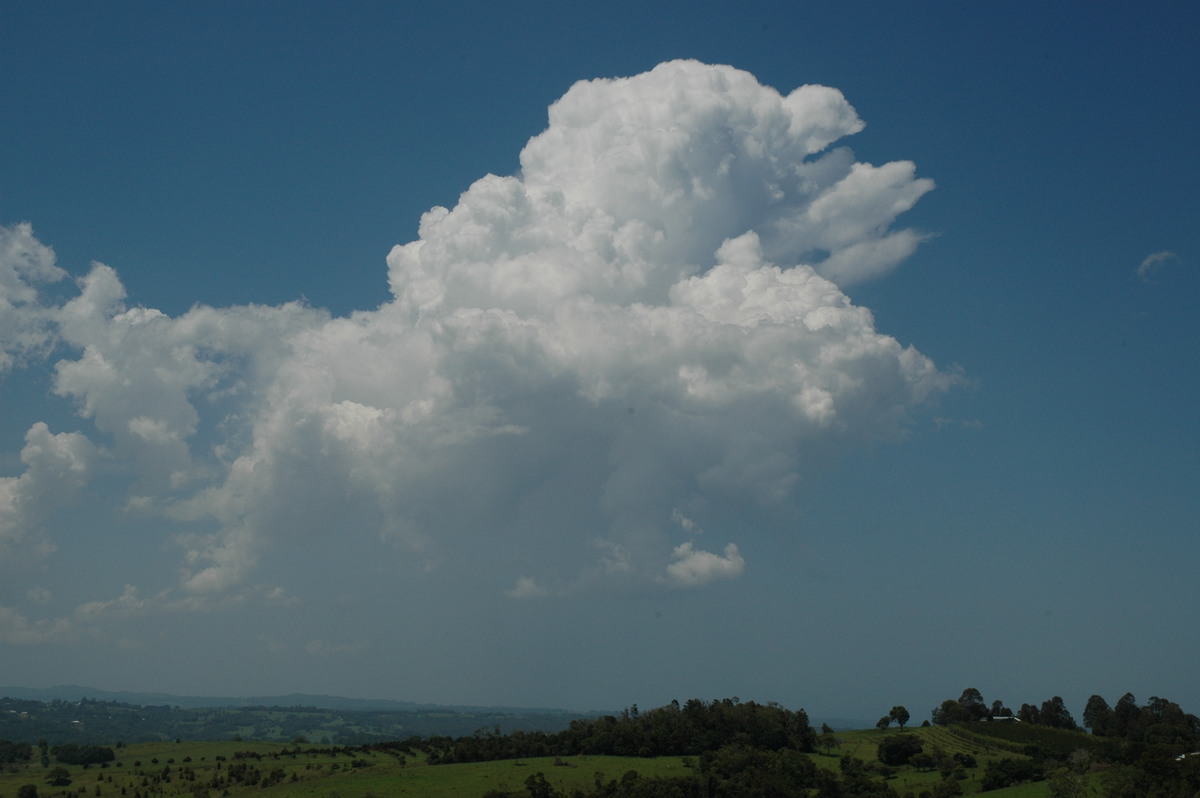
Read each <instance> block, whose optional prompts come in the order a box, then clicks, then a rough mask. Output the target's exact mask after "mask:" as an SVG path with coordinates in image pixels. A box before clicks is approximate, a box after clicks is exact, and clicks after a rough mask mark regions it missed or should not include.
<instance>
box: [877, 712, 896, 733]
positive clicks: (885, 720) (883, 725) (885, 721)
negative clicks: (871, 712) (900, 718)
mask: <svg viewBox="0 0 1200 798" xmlns="http://www.w3.org/2000/svg"><path fill="white" fill-rule="evenodd" d="M891 725H892V718H891V716H889V715H884V716H883V717H882V718H880V719H879V720H877V721H875V728H876V729H879V730H880V731H887V728H888V726H891Z"/></svg>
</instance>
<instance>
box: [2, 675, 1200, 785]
mask: <svg viewBox="0 0 1200 798" xmlns="http://www.w3.org/2000/svg"><path fill="white" fill-rule="evenodd" d="M97 703H99V702H97ZM911 720H912V717H911V714H910V712H909V711H908V709H907V708H905V707H903V706H893V707H891V708H890V709H888V710H887V712H886V714H884V715H883V716H882V717H880V719H879V722H878V723H877V724H876V725H875V728H872V729H862V730H857V731H849V732H835V731H834V730H833V729H831V728H829V727H828V726H822V728H820V729H814V728H813V727H812V725H811V724H810V722H809V718H808V716H807V714H806V713H805V712H804V710H802V709H801V710H790V709H787V708H785V707H782V706H780V705H778V704H775V703H768V704H758V703H755V702H753V701H746V702H743V701H740V700H738V699H736V698H728V699H720V700H715V701H710V702H705V701H701V700H699V699H691V700H688V701H686V702H684V703H682V704H681V703H679V702H677V701H672V702H671V703H670V704H668V705H666V706H663V707H658V708H656V709H651V710H647V711H640V710H639V709H638V707H637V706H631V707H629V708H628V709H626V710H624V711H623V712H620V713H617V714H613V715H604V716H600V717H591V718H576V719H574V720H572V721H571V722H570V723H569V725H568V726H567V727H566V728H563V729H561V730H559V731H528V730H509V731H502V730H501V729H500V728H499V727H495V726H492V727H480V728H478V729H477V730H475V731H474V732H473V733H471V734H466V735H457V736H454V735H416V734H414V735H409V736H407V737H403V738H400V739H395V740H390V741H378V742H372V743H368V744H365V745H359V746H335V745H329V744H318V743H315V742H313V741H310V740H308V739H305V738H303V737H297V738H296V739H295V740H293V741H291V742H290V743H267V742H258V743H256V742H252V741H226V742H211V743H191V744H189V743H185V742H183V741H181V740H176V741H167V742H160V743H144V744H141V745H134V746H130V745H126V744H125V743H123V742H121V741H117V742H115V743H113V744H112V745H111V746H105V745H76V744H65V745H63V744H59V745H51V744H49V743H48V741H45V740H40V741H37V742H30V741H0V765H3V771H4V772H3V775H0V798H10V796H14V795H15V796H17V798H33V796H34V795H40V796H42V798H45V796H62V797H63V798H66V796H70V795H79V794H89V795H96V796H103V795H123V796H131V797H132V798H158V796H175V795H179V796H185V795H188V796H197V797H198V798H204V796H208V798H216V796H234V797H235V798H236V796H239V795H249V794H251V793H253V794H255V795H263V794H264V793H263V790H264V789H269V790H270V791H271V792H270V794H271V795H274V796H278V797H279V798H292V796H297V798H298V796H301V795H308V796H313V795H315V796H324V797H325V798H330V797H331V796H347V797H348V796H360V798H378V797H379V796H384V795H394V794H399V793H405V794H408V795H414V796H430V797H431V798H434V797H436V796H456V797H457V796H480V798H526V796H528V797H529V798H658V797H660V796H661V797H663V798H791V797H792V796H795V797H796V798H801V797H803V798H814V797H815V798H851V797H852V796H885V797H886V796H898V797H906V798H944V797H945V796H956V795H969V794H975V793H981V792H989V793H993V794H995V795H996V796H997V798H1029V797H1030V796H1053V797H1054V798H1080V797H1081V796H1102V797H1103V798H1195V796H1196V795H1197V794H1200V754H1195V752H1197V751H1200V719H1198V718H1197V717H1196V716H1195V715H1192V714H1189V713H1186V712H1184V711H1183V710H1182V709H1181V708H1180V707H1179V706H1178V705H1177V704H1175V703H1174V702H1171V701H1169V700H1167V699H1163V698H1159V697H1152V698H1150V699H1149V700H1148V701H1146V702H1145V703H1140V704H1139V703H1138V702H1137V700H1136V699H1135V698H1134V697H1133V696H1132V695H1129V694H1126V695H1125V696H1122V697H1121V698H1120V699H1118V700H1117V702H1116V703H1115V704H1114V705H1112V706H1110V705H1109V704H1108V702H1107V701H1105V700H1104V699H1103V698H1102V697H1100V696H1093V697H1092V698H1091V699H1090V700H1089V701H1088V702H1087V705H1086V706H1085V707H1084V708H1083V713H1082V721H1083V723H1082V726H1083V727H1084V728H1080V724H1077V723H1076V721H1075V719H1074V717H1073V716H1072V714H1071V713H1070V711H1069V710H1068V709H1067V707H1066V706H1065V704H1064V702H1063V701H1062V699H1061V698H1058V697H1053V698H1050V699H1048V700H1046V701H1044V702H1041V703H1040V704H1039V703H1030V704H1023V705H1021V706H1020V708H1019V709H1018V710H1017V711H1016V712H1013V711H1011V710H1009V709H1008V708H1006V707H1005V706H1004V704H1003V703H1002V702H999V701H996V702H993V703H992V704H991V705H989V704H987V703H986V702H985V701H984V700H983V697H982V695H980V694H979V691H978V690H975V689H974V688H968V689H967V690H964V691H963V692H962V694H961V695H960V697H959V698H958V699H947V700H945V701H943V702H942V703H941V704H939V705H938V706H937V707H934V708H933V711H932V713H931V715H930V718H929V719H928V720H924V721H922V722H921V723H920V724H914V723H911V722H910V721H911ZM1085 728H1086V729H1088V731H1085Z"/></svg>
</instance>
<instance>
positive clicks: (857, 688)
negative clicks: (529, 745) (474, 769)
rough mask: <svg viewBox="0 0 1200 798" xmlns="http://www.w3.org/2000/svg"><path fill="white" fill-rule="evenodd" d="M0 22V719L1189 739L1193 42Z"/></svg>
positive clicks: (210, 8)
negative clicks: (56, 707) (155, 700)
mask: <svg viewBox="0 0 1200 798" xmlns="http://www.w3.org/2000/svg"><path fill="white" fill-rule="evenodd" d="M4 16H5V24H4V25H3V27H2V28H0V75H3V78H4V79H3V80H2V81H0V107H2V108H3V109H4V117H3V119H4V121H3V124H2V125H0V233H2V236H3V237H2V239H0V243H2V244H3V246H0V298H2V299H3V302H0V672H3V673H4V674H5V679H6V680H7V681H9V682H11V683H20V684H23V685H28V686H34V687H38V686H48V685H51V684H56V683H64V682H65V683H70V682H75V683H84V684H91V685H95V686H97V687H101V688H106V689H121V690H155V691H166V692H175V693H187V694H220V695H248V694H264V693H286V692H292V691H305V692H319V693H332V694H342V695H352V696H362V697H384V698H398V699H411V700H418V701H437V702H444V703H476V704H523V705H540V706H564V707H572V708H587V707H605V708H617V707H621V706H625V705H628V704H630V703H638V704H640V705H642V706H654V705H659V704H663V703H666V702H668V701H669V700H670V699H672V698H679V699H685V698H688V697H693V696H696V697H702V698H716V697H723V696H729V695H737V696H740V697H742V698H746V699H749V698H752V699H756V700H761V701H767V700H777V701H780V702H783V703H785V704H787V705H789V706H804V707H807V708H808V709H809V711H810V712H812V713H814V714H818V715H825V716H850V717H861V718H867V719H870V718H874V717H877V716H878V715H879V714H883V713H884V712H885V711H886V710H887V709H889V708H890V707H891V706H892V705H894V704H896V703H903V704H905V705H906V706H908V707H909V709H910V710H911V711H912V712H913V715H914V717H916V718H921V717H924V716H925V713H926V712H927V711H928V709H929V708H931V707H932V706H934V705H935V704H936V703H937V702H939V701H940V700H941V699H943V698H946V697H956V696H957V695H958V694H959V693H960V692H961V690H962V689H963V688H965V687H968V686H974V687H977V688H978V689H979V690H980V691H981V692H982V694H983V695H984V697H985V699H986V700H988V701H989V702H990V701H992V700H995V699H1000V700H1002V701H1004V702H1005V703H1007V704H1009V705H1011V706H1019V705H1020V704H1021V703H1023V702H1031V703H1033V702H1036V703H1040V702H1041V701H1043V700H1046V699H1047V698H1049V697H1051V696H1052V695H1055V694H1058V695H1062V696H1063V697H1064V698H1065V699H1066V700H1067V703H1068V706H1069V707H1070V708H1071V709H1072V710H1073V711H1074V712H1075V714H1076V717H1078V715H1079V713H1080V712H1081V710H1082V706H1083V703H1084V701H1085V700H1086V698H1087V697H1088V696H1089V695H1090V694H1092V693H1100V694H1101V695H1104V696H1105V697H1106V698H1108V699H1109V700H1110V701H1114V700H1115V699H1116V698H1118V697H1120V695H1122V694H1123V693H1125V692H1126V691H1132V692H1133V693H1134V694H1135V695H1136V696H1137V697H1138V698H1139V699H1140V700H1144V699H1146V698H1149V697H1150V696H1151V695H1159V696H1165V697H1168V698H1170V699H1172V700H1175V701H1177V702H1179V703H1181V704H1182V705H1183V706H1184V708H1185V709H1187V710H1188V711H1192V712H1196V711H1197V707H1200V693H1197V688H1196V686H1195V684H1194V680H1193V679H1191V668H1190V667H1189V666H1190V665H1191V663H1194V662H1195V661H1196V658H1197V656H1198V655H1200V649H1198V644H1197V642H1196V640H1195V635H1194V634H1192V633H1191V632H1192V630H1194V629H1195V628H1196V627H1197V625H1198V622H1200V588H1198V587H1197V582H1196V579H1195V570H1196V564H1197V563H1198V562H1200V538H1198V535H1197V532H1200V525H1198V522H1197V515H1198V510H1200V506H1198V505H1200V501H1198V498H1197V497H1198V496H1200V491H1197V490H1196V489H1195V485H1196V483H1197V476H1198V475H1200V454H1197V452H1198V450H1200V447H1198V446H1197V443H1198V442H1200V415H1198V413H1197V409H1196V408H1197V407H1198V406H1200V404H1198V401H1197V400H1198V399H1200V384H1198V381H1197V376H1196V364H1197V363H1198V362H1200V335H1198V334H1197V333H1198V329H1197V321H1196V314H1195V308H1196V297H1197V292H1198V290H1200V244H1198V241H1197V238H1198V233H1197V230H1198V228H1200V225H1197V223H1196V222H1197V219H1198V218H1200V213H1198V211H1200V207H1198V206H1200V203H1198V202H1197V199H1196V191H1195V183H1196V180H1197V177H1198V176H1200V165H1198V163H1197V154H1196V146H1195V138H1196V136H1195V131H1196V130H1197V129H1198V128H1200V119H1198V118H1197V117H1198V116H1200V103H1197V102H1196V100H1197V85H1196V75H1198V74H1200V63H1197V62H1198V61H1200V56H1198V55H1197V53H1196V50H1195V47H1194V40H1195V36H1196V34H1197V32H1198V31H1200V25H1198V22H1200V19H1198V18H1200V11H1198V10H1197V9H1196V7H1195V6H1194V5H1193V4H1187V3H1161V4H1157V5H1156V6H1154V7H1153V8H1151V9H1149V10H1146V9H1139V10H1138V11H1137V13H1136V14H1134V12H1133V11H1132V10H1131V9H1130V8H1129V7H1128V6H1124V5H1120V4H1115V3H1086V4H1084V3H1058V4H1047V3H1004V4H1000V3H975V2H931V3H925V4H911V5H907V4H894V3H865V2H864V3H851V4H846V3H839V4H826V3H819V4H818V3H751V4H743V5H741V6H739V8H738V9H736V10H734V9H733V8H732V7H729V6H726V5H725V4H695V3H686V4H685V3H663V4H655V5H653V6H649V7H647V6H645V5H644V4H636V5H635V4H621V3H606V4H570V5H563V4H555V3H522V4H519V5H507V4H495V3H478V4H474V3H456V4H438V5H437V6H436V7H433V6H429V7H422V8H419V9H409V8H406V7H402V6H399V5H392V4H382V3H379V4H376V3H362V4H356V5H354V6H352V7H350V8H348V9H347V8H343V7H339V6H337V5H335V4H328V3H305V4H287V5H282V4H268V3H245V4H224V3H217V4H204V5H195V6H190V7H189V6H185V5H181V4H175V5H164V4H149V3H145V4H142V3H109V4H87V5H85V4H74V3H63V4H59V3H38V4H9V5H8V6H7V7H6V8H5V12H4ZM677 59H694V61H695V62H696V63H690V65H689V64H684V65H679V64H676V65H674V66H671V67H665V68H662V69H658V70H656V69H655V68H656V66H657V65H659V64H662V63H664V62H671V61H675V60H677ZM704 65H728V66H730V67H732V68H734V69H735V70H738V71H731V70H723V69H716V68H712V67H708V66H704ZM635 76H636V77H635ZM612 78H620V79H622V80H617V81H602V82H596V83H583V84H580V85H579V86H578V87H577V88H576V89H572V87H573V86H575V85H576V84H577V83H578V82H580V81H595V80H597V79H612ZM806 85H812V86H824V87H831V88H832V89H836V90H837V92H840V95H837V94H836V93H834V92H830V91H828V90H824V89H811V90H804V91H803V92H800V93H798V94H792V92H793V91H794V90H797V89H799V88H800V87H802V86H806ZM722 86H724V88H721V87H722ZM569 91H570V93H568V92H569ZM722 92H723V93H722ZM789 95H790V96H791V97H792V98H793V99H790V100H788V101H787V102H785V101H784V100H783V98H784V97H788V96H789ZM560 98H563V99H562V100H561V101H560ZM840 98H844V99H840ZM789 103H790V104H789ZM552 105H553V106H554V108H556V109H559V116H558V117H556V120H557V121H555V122H554V123H553V124H549V123H548V117H547V109H548V108H550V107H551V106H552ZM789 114H790V115H791V116H788V115H789ZM788 118H790V119H791V120H792V122H791V123H790V124H791V126H790V127H788V124H786V123H781V122H780V120H786V119H788ZM858 120H861V122H862V123H865V127H862V128H861V129H859V127H860V125H859V122H858ZM548 124H549V129H548ZM780 124H783V128H780V127H779V125H780ZM781 130H782V131H786V132H780V131H781ZM534 137H537V139H534ZM531 139H533V141H531ZM681 142H683V143H681ZM747 142H749V143H747ZM756 148H757V149H756ZM847 148H848V149H847ZM850 152H852V157H851V156H850V154H849V153H850ZM764 153H765V154H764ZM909 162H911V163H912V164H914V165H915V166H914V167H907V166H906V164H907V163H909ZM854 163H857V164H862V165H869V167H868V166H863V167H861V168H860V167H853V168H852V166H851V165H852V164H854ZM722 164H724V166H722ZM722 170H724V171H722ZM856 170H857V171H856ZM906 170H907V171H906ZM487 175H495V176H499V177H495V178H488V179H483V178H485V176H487ZM681 175H683V176H684V177H681ZM730 175H732V177H730ZM685 178H686V179H685ZM481 179H483V180H481ZM476 181H481V182H476ZM688 181H691V182H688ZM925 181H932V184H930V183H927V182H925ZM771 187H774V189H779V191H778V192H777V193H776V194H772V193H771V190H774V189H772V188H771ZM780 187H782V188H780ZM768 189H770V190H768ZM438 206H440V207H443V208H446V209H451V211H452V212H449V213H442V212H433V213H432V214H431V215H430V216H427V217H425V218H426V220H427V223H426V224H424V225H422V223H421V220H422V215H423V214H425V213H426V212H429V211H430V210H431V209H433V208H435V207H438ZM26 222H28V223H29V225H31V227H23V226H22V223H26ZM905 231H910V232H905ZM726 239H728V240H729V243H727V244H725V245H724V246H722V242H723V241H725V240H726ZM918 241H919V244H918V243H917V242H918ZM882 242H887V243H886V244H885V243H882ZM913 245H915V246H913ZM46 247H51V248H53V252H52V254H51V252H50V250H48V249H46ZM393 247H399V248H398V249H395V250H394V249H393ZM887 247H892V249H890V250H888V252H890V253H891V254H890V255H881V254H879V253H880V252H882V251H883V250H884V249H886V248H887ZM718 250H719V251H718ZM389 253H391V254H390V255H389ZM870 253H875V254H873V255H872V254H870ZM93 262H98V263H101V264H105V266H106V267H109V268H104V267H99V268H97V267H94V266H93ZM85 277H86V283H83V282H77V281H81V280H84V278H85ZM830 319H836V321H830ZM730 546H732V547H733V548H732V549H731V548H729V547H730Z"/></svg>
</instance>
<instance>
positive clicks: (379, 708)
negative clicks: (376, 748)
mask: <svg viewBox="0 0 1200 798" xmlns="http://www.w3.org/2000/svg"><path fill="white" fill-rule="evenodd" d="M0 697H3V698H19V699H24V700H27V701H79V700H80V699H81V698H87V699H90V700H92V701H115V702H117V703H119V704H135V705H138V706H170V707H182V708H184V709H213V708H220V707H317V708H319V709H332V710H340V711H343V712H461V713H470V714H476V713H480V712H487V713H501V714H514V715H562V714H569V715H577V716H580V717H591V716H594V715H602V714H605V713H604V712H602V711H599V710H588V711H583V712H580V711H573V710H564V709H547V708H545V707H505V706H473V705H467V704H461V705H460V704H420V703H416V702H413V701H391V700H388V699H382V698H346V697H344V696H335V695H311V694H308V693H289V694H287V695H276V696H242V697H232V696H190V695H173V694H171V693H137V692H121V691H115V690H100V689H97V688H95V687H83V686H81V685H77V684H60V685H56V686H54V687H0Z"/></svg>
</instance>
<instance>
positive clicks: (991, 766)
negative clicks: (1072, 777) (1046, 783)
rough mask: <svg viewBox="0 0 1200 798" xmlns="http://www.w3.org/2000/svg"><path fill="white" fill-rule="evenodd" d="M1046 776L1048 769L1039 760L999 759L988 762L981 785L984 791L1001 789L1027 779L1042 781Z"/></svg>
mask: <svg viewBox="0 0 1200 798" xmlns="http://www.w3.org/2000/svg"><path fill="white" fill-rule="evenodd" d="M1045 778H1046V770H1045V768H1044V766H1043V765H1042V764H1041V763H1039V762H1034V761H1033V760H1031V759H998V760H994V761H992V762H988V763H987V767H985V768H984V769H983V781H982V782H981V784H980V786H981V787H982V789H983V790H984V791H987V790H999V789H1002V788H1004V787H1011V786H1012V785H1014V784H1022V783H1024V782H1027V781H1042V780H1044V779H1045Z"/></svg>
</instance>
